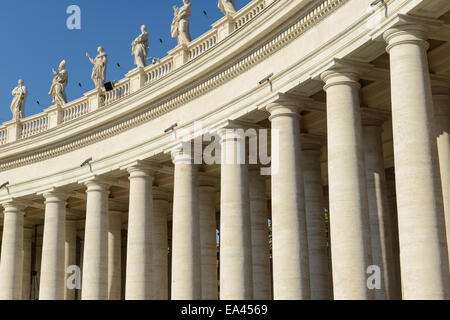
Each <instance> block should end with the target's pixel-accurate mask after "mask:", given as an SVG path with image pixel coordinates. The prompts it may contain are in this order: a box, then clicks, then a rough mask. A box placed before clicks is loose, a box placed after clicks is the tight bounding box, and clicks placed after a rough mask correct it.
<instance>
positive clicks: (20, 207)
mask: <svg viewBox="0 0 450 320" xmlns="http://www.w3.org/2000/svg"><path fill="white" fill-rule="evenodd" d="M1 206H2V207H3V208H4V212H5V213H6V212H17V213H19V212H21V213H22V214H25V212H24V210H25V208H26V207H27V204H26V202H25V201H21V200H19V199H15V198H13V199H9V200H6V201H4V202H2V203H1Z"/></svg>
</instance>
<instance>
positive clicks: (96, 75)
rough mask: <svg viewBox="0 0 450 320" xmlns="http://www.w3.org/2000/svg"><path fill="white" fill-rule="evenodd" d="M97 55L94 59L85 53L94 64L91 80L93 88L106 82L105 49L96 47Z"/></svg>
mask: <svg viewBox="0 0 450 320" xmlns="http://www.w3.org/2000/svg"><path fill="white" fill-rule="evenodd" d="M97 52H98V55H97V56H96V57H95V59H92V57H91V56H90V55H89V53H86V56H87V57H88V58H89V61H91V63H92V64H93V65H94V67H93V68H92V75H91V78H92V81H94V84H95V88H96V89H100V88H102V87H103V85H104V84H105V82H106V66H107V63H108V55H107V54H106V53H105V50H104V49H103V48H102V47H98V49H97Z"/></svg>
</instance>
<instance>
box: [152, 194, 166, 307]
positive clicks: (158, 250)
mask: <svg viewBox="0 0 450 320" xmlns="http://www.w3.org/2000/svg"><path fill="white" fill-rule="evenodd" d="M153 209H154V212H155V214H154V220H153V229H152V230H153V232H152V248H153V250H152V252H153V253H152V266H153V272H152V288H153V297H152V299H154V300H167V299H168V298H169V289H168V283H169V279H168V277H169V275H168V257H169V256H168V248H169V243H168V236H167V215H168V213H169V202H168V201H167V200H165V199H155V200H154V201H153Z"/></svg>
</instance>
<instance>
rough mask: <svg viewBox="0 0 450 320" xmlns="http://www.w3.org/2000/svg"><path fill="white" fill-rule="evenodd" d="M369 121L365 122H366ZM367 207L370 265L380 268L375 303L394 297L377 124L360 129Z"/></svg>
mask: <svg viewBox="0 0 450 320" xmlns="http://www.w3.org/2000/svg"><path fill="white" fill-rule="evenodd" d="M367 121H369V120H367ZM363 136H364V152H365V163H366V178H367V194H368V204H369V220H370V235H371V243H372V258H373V264H374V265H376V266H378V267H380V269H381V282H382V284H381V288H380V289H377V290H375V298H376V299H377V300H391V299H392V298H393V297H394V296H396V292H394V291H395V283H394V282H395V280H394V279H395V273H394V267H395V265H394V256H393V248H392V229H391V222H390V219H391V218H390V212H389V206H388V200H387V190H386V188H387V186H386V174H385V168H384V158H383V142H382V140H381V123H378V124H371V123H367V124H366V123H365V124H364V126H363Z"/></svg>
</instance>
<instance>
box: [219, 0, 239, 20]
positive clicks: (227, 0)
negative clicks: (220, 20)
mask: <svg viewBox="0 0 450 320" xmlns="http://www.w3.org/2000/svg"><path fill="white" fill-rule="evenodd" d="M219 9H220V11H222V13H223V14H224V15H226V16H229V15H232V14H234V13H236V5H235V4H234V0H219Z"/></svg>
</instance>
